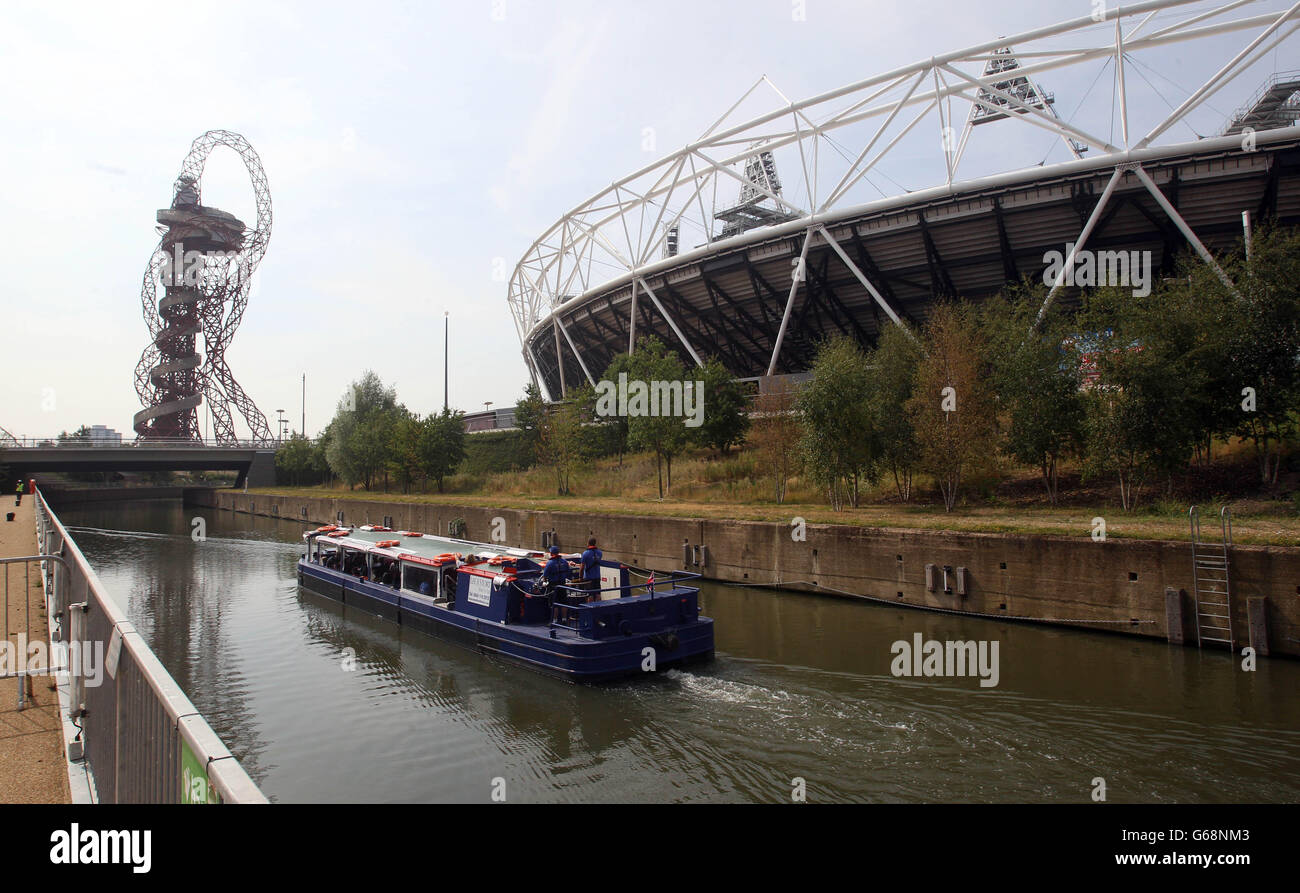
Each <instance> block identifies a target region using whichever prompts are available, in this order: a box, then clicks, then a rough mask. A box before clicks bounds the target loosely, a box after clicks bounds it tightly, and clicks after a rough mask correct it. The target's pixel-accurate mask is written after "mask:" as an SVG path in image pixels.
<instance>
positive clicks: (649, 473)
mask: <svg viewBox="0 0 1300 893" xmlns="http://www.w3.org/2000/svg"><path fill="white" fill-rule="evenodd" d="M1242 465H1243V463H1241V462H1237V463H1235V464H1234V462H1233V461H1231V460H1229V461H1228V462H1227V465H1226V468H1227V471H1224V470H1222V469H1220V470H1219V471H1218V472H1217V474H1216V476H1215V477H1214V480H1213V482H1214V484H1215V485H1222V486H1224V487H1226V488H1227V489H1224V490H1221V491H1220V490H1213V491H1211V492H1222V493H1228V494H1234V493H1235V494H1236V498H1232V499H1231V500H1228V499H1227V498H1226V497H1219V498H1199V499H1198V498H1197V495H1196V494H1192V493H1186V492H1182V491H1180V489H1179V488H1178V487H1175V489H1174V490H1173V491H1172V492H1170V493H1167V494H1166V495H1165V498H1164V499H1162V500H1158V501H1154V502H1153V501H1148V502H1147V503H1146V504H1145V506H1143V507H1139V509H1138V510H1136V511H1133V512H1124V511H1122V510H1121V509H1120V508H1119V507H1118V505H1117V501H1116V499H1115V494H1113V493H1112V492H1111V488H1110V487H1109V486H1106V485H1104V484H1103V485H1093V486H1084V485H1083V484H1082V483H1081V482H1080V481H1079V480H1078V475H1077V472H1076V473H1071V474H1065V475H1063V481H1062V483H1063V485H1065V486H1063V491H1064V492H1065V493H1066V494H1067V497H1066V499H1065V500H1064V501H1063V502H1062V504H1061V505H1057V506H1051V505H1047V504H1046V500H1045V499H1044V498H1043V495H1042V488H1041V484H1040V483H1039V482H1038V481H1037V480H1036V479H1035V478H1034V477H1033V476H1032V475H1030V474H1020V475H1016V474H1014V473H1013V474H1011V475H1010V476H1009V477H1006V478H1000V477H998V476H991V477H990V478H988V479H987V480H976V481H972V482H971V486H970V488H969V495H968V497H967V500H966V501H965V503H964V504H962V505H959V506H958V507H957V508H956V509H955V510H954V511H953V512H951V513H947V512H945V511H944V510H943V503H942V500H941V499H939V497H938V493H937V491H934V488H933V487H932V485H931V484H930V482H929V481H925V480H921V481H918V493H919V496H918V498H917V499H916V501H915V502H914V503H912V504H902V503H899V502H898V500H897V497H896V495H895V494H894V489H893V484H892V481H891V480H885V481H882V482H881V483H880V484H879V485H877V486H876V487H875V488H874V489H872V490H870V491H869V492H867V493H865V494H864V500H863V501H864V504H863V505H862V507H860V508H857V509H846V510H845V511H842V512H835V511H831V510H830V509H829V508H828V506H827V505H826V502H825V500H824V499H823V498H821V494H820V493H818V492H817V491H816V490H815V489H814V488H813V487H811V486H810V485H809V484H808V482H806V481H803V480H800V479H798V478H796V479H794V480H792V481H791V483H790V488H789V496H788V498H787V499H786V501H785V502H784V503H783V504H780V505H778V504H776V502H775V501H774V499H773V498H772V495H771V493H772V482H771V480H770V479H769V478H767V477H766V476H764V475H763V473H762V472H761V470H760V469H759V468H758V462H757V457H756V454H755V453H754V452H752V451H741V452H736V453H733V454H731V455H730V456H728V457H725V458H714V457H711V456H709V455H708V454H706V453H704V452H702V451H701V452H698V453H694V454H691V455H688V456H683V457H681V458H679V459H678V460H677V461H675V462H674V463H673V486H672V490H671V493H670V495H669V496H668V497H667V498H665V499H663V500H660V499H659V498H658V484H657V476H656V472H655V462H654V457H653V456H648V455H635V456H626V457H624V459H623V461H622V462H619V461H618V460H617V459H614V458H611V459H606V460H600V461H598V462H593V463H590V464H589V465H588V466H586V467H584V468H583V469H581V470H580V471H578V472H577V473H576V474H575V475H574V477H573V489H574V492H575V494H576V495H573V496H565V497H561V496H556V495H553V494H554V493H555V489H556V485H555V477H554V475H553V473H552V472H550V471H549V470H547V469H544V468H534V469H530V470H528V471H522V472H509V473H499V474H490V475H474V476H469V475H458V476H456V477H454V478H451V479H449V481H448V482H447V492H446V493H442V494H438V493H417V494H400V493H395V492H388V493H385V492H382V491H378V490H376V491H371V492H368V493H367V492H365V491H361V490H352V491H349V490H348V489H347V488H345V487H343V486H341V485H336V486H332V487H328V486H326V487H310V488H275V489H265V490H258V491H256V492H260V493H267V494H281V495H283V494H289V493H292V494H298V495H302V496H307V497H326V498H330V497H332V498H352V499H382V500H387V501H391V502H399V503H401V502H420V503H441V504H455V505H475V506H484V507H492V508H517V509H541V510H546V511H571V512H600V513H604V514H621V515H653V516H668V517H689V518H710V519H728V520H732V519H734V520H747V521H776V522H781V523H789V522H790V520H791V518H793V517H796V516H798V517H802V518H804V519H805V520H807V521H808V522H810V523H816V524H849V525H860V526H865V527H880V528H904V529H924V530H959V531H969V532H980V533H1008V534H1040V535H1052V536H1071V537H1076V536H1089V535H1091V532H1092V529H1093V519H1094V518H1098V517H1100V518H1104V519H1105V521H1106V534H1107V536H1108V537H1115V538H1124V539H1151V540H1186V539H1187V537H1188V524H1187V508H1188V505H1189V504H1190V502H1192V501H1200V502H1201V506H1202V518H1203V519H1207V520H1208V521H1210V522H1213V521H1217V515H1218V510H1219V506H1220V505H1221V504H1223V503H1224V502H1230V504H1231V505H1232V508H1233V534H1234V541H1235V542H1238V543H1242V544H1254V545H1275V546H1297V545H1300V511H1297V508H1298V506H1300V503H1297V502H1296V501H1295V500H1282V499H1267V498H1259V497H1254V496H1250V495H1249V494H1247V493H1242V492H1241V484H1240V481H1238V478H1239V477H1240V478H1242V479H1244V480H1246V481H1247V482H1248V481H1249V476H1250V468H1249V463H1248V461H1247V462H1245V463H1244V466H1243V467H1240V468H1239V467H1238V466H1242ZM1005 471H1006V470H1005V469H999V475H1000V474H1003V473H1005ZM250 492H254V491H250Z"/></svg>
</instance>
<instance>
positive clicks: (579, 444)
mask: <svg viewBox="0 0 1300 893" xmlns="http://www.w3.org/2000/svg"><path fill="white" fill-rule="evenodd" d="M594 399H595V392H594V391H593V390H592V388H591V387H590V386H589V385H584V386H583V387H581V388H572V389H570V391H569V397H568V399H566V400H564V401H563V402H561V403H557V404H555V405H553V406H551V407H549V408H548V410H547V412H546V414H545V416H544V417H543V419H542V424H541V430H540V435H539V456H540V458H541V461H542V462H543V463H544V464H546V465H548V466H550V467H551V468H552V469H553V470H554V471H555V492H556V495H558V496H568V495H570V494H571V493H572V492H573V472H574V471H575V470H576V469H577V468H578V466H580V465H581V464H582V462H583V460H584V459H585V458H586V455H587V450H586V443H587V440H586V438H587V432H586V431H585V430H584V427H583V426H584V424H585V422H586V421H587V420H588V419H589V418H590V417H591V405H592V402H593V401H594Z"/></svg>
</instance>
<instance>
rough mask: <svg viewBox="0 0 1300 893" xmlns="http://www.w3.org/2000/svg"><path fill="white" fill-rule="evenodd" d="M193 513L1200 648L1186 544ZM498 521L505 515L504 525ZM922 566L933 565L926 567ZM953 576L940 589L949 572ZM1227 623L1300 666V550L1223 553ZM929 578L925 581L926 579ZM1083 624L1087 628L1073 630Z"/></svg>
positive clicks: (509, 514)
mask: <svg viewBox="0 0 1300 893" xmlns="http://www.w3.org/2000/svg"><path fill="white" fill-rule="evenodd" d="M186 498H187V500H188V501H190V502H191V503H192V504H195V505H202V506H208V507H212V508H217V509H224V510H230V511H236V512H246V513H250V514H255V515H263V516H267V517H279V518H287V519H292V520H300V521H303V522H304V523H305V524H312V525H316V524H325V523H333V522H335V521H336V520H337V519H338V514H339V513H340V512H342V513H343V517H344V520H345V521H346V522H347V523H349V524H381V523H384V521H385V519H386V518H387V519H391V521H390V526H392V527H394V528H396V529H398V530H420V531H425V532H427V533H440V534H446V533H447V532H448V525H449V523H451V522H452V521H453V520H457V519H462V520H463V521H464V523H465V532H464V534H463V535H464V537H465V538H467V539H474V540H480V541H484V542H488V541H494V539H493V533H494V531H496V532H497V534H498V536H499V537H504V539H503V540H495V541H501V542H503V543H504V544H505V545H511V546H522V547H527V548H532V549H536V548H541V547H542V545H543V542H544V539H545V541H547V542H549V541H558V543H559V545H560V546H561V547H562V548H563V549H565V550H566V551H569V550H575V551H576V550H580V549H581V548H583V547H584V546H585V545H586V542H587V538H588V537H589V536H595V537H597V538H598V539H599V541H600V545H601V548H602V549H604V550H605V552H606V554H607V555H609V557H612V558H617V559H619V560H621V561H623V562H625V563H627V564H630V565H635V566H637V567H642V568H646V567H649V568H654V569H656V570H659V571H664V570H670V569H689V570H692V571H698V572H700V573H702V574H703V575H704V576H705V577H706V578H708V579H713V580H719V581H724V582H731V583H751V584H753V583H761V584H780V585H781V586H782V587H783V588H788V589H795V590H805V591H814V592H836V593H838V594H841V595H847V596H857V597H863V596H865V597H870V598H875V599H881V600H884V601H888V602H890V603H893V604H900V605H912V606H919V607H927V608H942V609H946V610H952V611H958V612H961V613H969V614H981V615H988V616H991V617H1008V618H1018V619H1029V620H1037V621H1041V622H1057V623H1060V622H1064V621H1069V623H1066V624H1065V625H1070V626H1084V627H1087V628H1093V629H1105V630H1109V631H1114V632H1122V633H1128V634H1132V635H1138V636H1146V637H1151V638H1160V639H1167V640H1169V641H1171V642H1175V643H1184V642H1185V643H1187V644H1191V645H1195V644H1196V618H1195V616H1194V613H1193V609H1192V598H1191V595H1190V593H1191V592H1192V591H1193V582H1192V552H1191V546H1190V545H1189V544H1188V543H1186V542H1157V541H1148V540H1123V539H1119V540H1117V539H1111V540H1108V541H1106V542H1094V541H1093V540H1092V538H1091V537H1090V536H1089V535H1087V533H1084V534H1083V535H1081V536H1079V537H1077V538H1068V537H1048V536H1013V535H1004V534H987V533H959V532H950V531H927V530H903V529H880V528H869V527H854V526H847V525H822V524H808V525H807V529H806V538H805V539H804V540H803V541H797V540H796V539H795V538H794V536H792V533H793V532H794V531H793V530H792V528H791V527H790V526H789V525H787V524H780V523H775V522H767V521H726V520H702V519H689V518H662V517H651V516H634V515H604V514H597V513H592V514H585V513H575V512H551V511H539V510H519V509H490V508H482V507H476V506H458V505H430V504H406V503H390V502H385V501H383V500H382V499H369V500H367V499H334V498H304V497H301V496H269V495H266V494H251V493H250V494H245V493H240V492H237V491H232V490H210V491H189V492H187V494H186ZM496 519H500V520H499V521H498V520H496ZM927 566H929V567H928V568H927ZM945 566H946V567H948V568H950V571H949V572H948V576H947V582H948V587H947V588H948V589H950V590H951V591H950V592H946V591H945V585H944V582H945V581H944V568H945ZM1230 569H1231V581H1232V603H1233V627H1234V630H1235V633H1236V638H1237V640H1238V642H1239V643H1240V645H1245V644H1251V645H1253V646H1254V647H1255V648H1256V650H1257V651H1258V652H1259V653H1260V654H1272V655H1289V656H1293V657H1300V547H1279V546H1235V547H1233V548H1232V550H1231V562H1230ZM927 578H928V579H927ZM1080 622H1081V623H1080Z"/></svg>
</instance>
